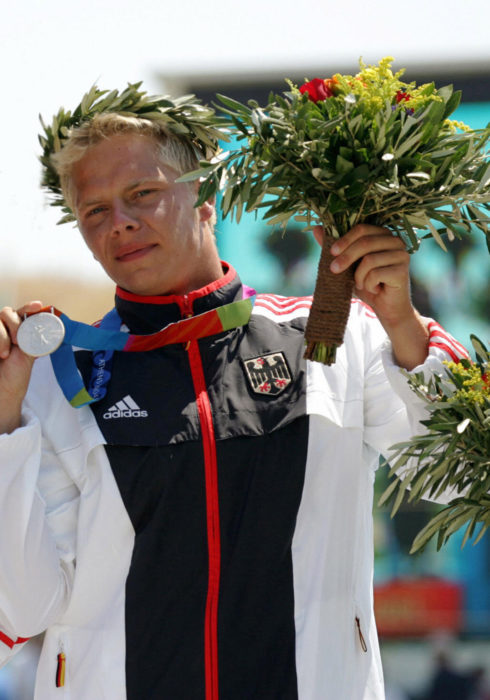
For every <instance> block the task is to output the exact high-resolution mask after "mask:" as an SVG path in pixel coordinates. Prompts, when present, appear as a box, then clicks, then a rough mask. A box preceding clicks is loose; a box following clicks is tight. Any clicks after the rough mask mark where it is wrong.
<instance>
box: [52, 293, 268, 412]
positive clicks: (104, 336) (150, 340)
mask: <svg viewBox="0 0 490 700" xmlns="http://www.w3.org/2000/svg"><path fill="white" fill-rule="evenodd" d="M254 302H255V291H254V290H253V289H250V288H249V287H244V292H243V299H241V300H239V301H235V302H232V303H231V304H225V305H224V306H220V307H218V308H216V309H212V310H211V311H206V312H205V313H202V314H199V315H197V316H191V317H190V318H185V319H183V320H181V321H177V322H176V323H170V324H168V326H165V327H164V328H162V330H160V331H158V332H157V333H151V334H149V335H134V334H132V333H126V332H124V331H121V330H120V327H121V323H122V322H121V319H120V317H119V314H118V313H117V311H116V309H112V311H110V312H109V313H108V314H107V315H106V316H105V317H104V318H103V319H102V321H101V323H100V325H99V326H98V327H95V326H89V325H87V324H85V323H80V322H78V321H72V320H71V319H70V318H68V316H66V315H65V314H64V313H62V312H61V311H59V310H58V309H56V308H54V307H49V309H50V310H51V312H52V313H53V314H55V315H56V316H57V317H58V318H59V319H60V320H61V321H62V323H63V325H64V327H65V337H64V340H63V343H62V344H61V346H60V347H59V348H58V349H57V350H56V351H55V352H53V353H52V354H51V355H50V357H51V363H52V366H53V370H54V373H55V375H56V379H57V381H58V383H59V385H60V387H61V390H62V391H63V394H64V395H65V397H66V399H67V400H68V401H69V402H70V404H71V405H72V406H74V407H75V408H80V407H81V406H85V405H86V404H90V403H93V402H94V401H98V400H100V399H101V398H102V397H103V396H104V395H105V393H106V386H107V384H108V381H109V379H110V371H111V364H112V355H113V353H114V351H120V352H145V351H148V350H155V349H156V348H161V347H163V346H164V345H172V344H175V343H187V342H189V341H192V340H198V339H199V338H205V337H208V336H211V335H217V334H218V333H222V332H223V331H229V330H232V329H233V328H238V327H240V326H244V325H246V324H247V323H248V321H249V319H250V315H251V313H252V308H253V304H254ZM43 311H44V310H43ZM74 347H75V348H82V349H85V350H92V351H94V369H93V372H92V378H91V380H90V383H89V387H88V388H87V387H86V386H85V384H84V382H83V379H82V377H81V375H80V372H79V371H78V367H77V365H76V362H75V357H74V353H73V348H74Z"/></svg>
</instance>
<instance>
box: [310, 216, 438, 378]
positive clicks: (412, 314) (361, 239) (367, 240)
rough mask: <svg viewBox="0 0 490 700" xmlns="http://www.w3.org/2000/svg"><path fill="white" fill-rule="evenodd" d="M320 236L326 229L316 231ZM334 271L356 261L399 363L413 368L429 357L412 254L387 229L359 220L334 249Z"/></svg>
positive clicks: (364, 295)
mask: <svg viewBox="0 0 490 700" xmlns="http://www.w3.org/2000/svg"><path fill="white" fill-rule="evenodd" d="M314 233H315V237H316V238H317V240H319V239H321V237H322V229H321V228H320V227H317V228H316V229H315V231H314ZM330 250H331V253H332V255H333V256H334V258H335V259H334V261H333V262H332V264H331V268H330V269H331V270H332V272H334V273H336V274H339V273H341V272H344V271H345V270H347V268H348V267H350V266H351V265H355V264H356V263H357V266H356V268H355V272H354V283H355V287H356V289H355V292H356V295H357V296H358V297H359V298H360V299H362V301H364V302H366V304H369V306H371V308H372V309H373V310H374V311H375V313H376V315H377V317H378V319H379V321H380V322H381V324H382V325H383V327H384V329H385V331H386V332H387V334H388V336H389V337H390V339H391V342H392V345H393V353H394V356H395V359H396V361H397V362H398V364H399V365H400V366H402V367H405V368H406V369H413V368H414V367H415V366H416V365H418V364H420V363H421V362H423V361H424V360H425V358H426V356H427V343H428V331H427V328H426V326H425V324H424V322H423V321H422V319H421V317H420V316H419V314H418V313H417V311H416V310H415V309H414V307H413V306H412V302H411V299H410V274H409V263H410V255H409V254H408V253H407V250H406V247H405V244H404V243H403V241H402V240H401V239H400V238H397V237H396V236H393V234H392V233H391V232H390V231H389V230H388V229H386V228H381V227H379V226H371V225H370V224H358V225H357V226H354V228H352V229H351V230H350V231H349V232H348V233H346V234H345V235H344V236H342V237H341V238H339V239H338V240H337V241H335V243H334V244H333V245H332V247H331V249H330Z"/></svg>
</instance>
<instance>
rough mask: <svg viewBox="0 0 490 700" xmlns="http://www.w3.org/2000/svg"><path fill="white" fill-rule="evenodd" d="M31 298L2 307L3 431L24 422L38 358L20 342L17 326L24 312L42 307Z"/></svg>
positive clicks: (0, 405) (0, 409)
mask: <svg viewBox="0 0 490 700" xmlns="http://www.w3.org/2000/svg"><path fill="white" fill-rule="evenodd" d="M42 306H43V305H42V302H40V301H31V302H29V303H28V304H25V305H24V306H22V307H21V308H20V309H17V311H16V310H15V309H12V308H11V307H9V306H5V307H4V308H3V309H2V310H1V311H0V434H1V433H11V432H12V431H13V430H15V429H16V428H18V427H19V426H20V424H21V407H22V401H23V400H24V396H25V395H26V392H27V387H28V386H29V379H30V377H31V371H32V365H33V364H34V358H33V357H30V356H29V355H26V354H25V353H24V352H22V350H21V349H20V348H19V347H18V345H17V329H18V328H19V326H20V324H21V323H22V320H23V318H24V314H28V313H35V312H37V311H40V310H41V309H42Z"/></svg>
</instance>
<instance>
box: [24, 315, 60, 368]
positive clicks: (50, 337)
mask: <svg viewBox="0 0 490 700" xmlns="http://www.w3.org/2000/svg"><path fill="white" fill-rule="evenodd" d="M64 337H65V327H64V325H63V321H61V319H59V318H58V316H55V315H54V314H50V313H47V312H45V311H41V313H38V314H33V315H32V316H28V317H27V318H26V319H25V320H24V321H22V323H21V324H20V326H19V328H18V330H17V344H18V346H19V348H20V349H21V350H23V352H25V353H26V355H31V357H43V355H50V354H51V353H52V352H54V351H55V350H57V349H58V348H59V346H60V345H61V343H62V342H63V338H64Z"/></svg>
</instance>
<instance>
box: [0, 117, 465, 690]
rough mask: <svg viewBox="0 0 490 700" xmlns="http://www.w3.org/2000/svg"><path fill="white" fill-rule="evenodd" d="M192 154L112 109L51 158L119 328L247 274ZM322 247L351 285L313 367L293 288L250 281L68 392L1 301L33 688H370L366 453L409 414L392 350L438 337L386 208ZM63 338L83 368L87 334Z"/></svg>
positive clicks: (429, 346) (5, 596)
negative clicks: (323, 357)
mask: <svg viewBox="0 0 490 700" xmlns="http://www.w3.org/2000/svg"><path fill="white" fill-rule="evenodd" d="M189 159H190V161H191V162H190V161H189ZM192 159H193V156H192V155H190V151H189V148H188V146H187V145H186V144H185V141H184V142H182V140H181V139H180V138H176V137H174V136H172V135H171V134H168V133H167V132H166V131H165V130H164V129H159V128H157V127H156V126H155V125H154V124H152V123H150V122H146V121H145V120H144V119H128V118H126V117H121V116H119V115H102V116H100V117H96V118H95V119H94V120H92V121H91V122H89V123H87V124H86V125H84V126H83V127H81V128H80V129H79V130H74V132H73V133H72V135H71V138H70V140H69V141H68V142H67V144H66V145H65V146H64V148H63V149H62V150H61V152H60V153H59V155H58V156H57V157H56V167H57V169H58V172H59V174H60V178H61V182H62V185H63V193H64V196H65V200H66V201H67V203H68V205H69V206H70V207H71V209H72V211H73V212H74V213H75V214H76V217H77V221H78V225H79V228H80V231H81V233H82V235H83V237H84V240H85V242H86V244H87V246H88V247H89V248H90V250H91V251H92V252H93V254H94V256H95V258H96V259H97V260H98V261H99V262H100V264H101V265H102V266H103V268H104V270H105V271H106V272H107V274H108V275H109V276H110V277H111V279H113V280H114V282H115V283H116V284H117V289H116V310H117V313H118V317H117V319H118V320H117V324H118V328H119V327H122V328H123V329H125V330H128V329H129V332H130V333H131V334H137V335H147V334H151V333H155V332H157V331H158V330H160V329H161V328H163V327H165V326H167V325H168V324H169V323H182V322H184V323H185V319H188V318H191V317H194V316H196V315H198V314H203V313H206V312H211V313H212V312H213V310H215V309H218V308H219V309H223V307H224V306H225V305H227V304H235V303H236V302H240V301H241V300H242V299H243V298H246V297H247V296H248V295H249V294H250V291H249V290H248V288H246V287H244V286H243V285H242V283H241V282H240V280H239V278H238V276H237V274H236V273H235V271H234V270H233V269H232V268H231V267H230V266H229V265H226V264H222V263H221V262H220V260H219V257H218V253H217V249H216V246H215V241H214V236H213V222H214V215H215V213H214V206H213V204H212V202H206V203H205V204H203V205H202V206H201V207H199V208H197V209H196V208H194V202H195V199H196V189H197V186H195V185H193V184H184V183H178V182H176V179H177V178H178V176H179V175H180V174H182V173H183V172H185V171H186V170H189V169H192V168H193V167H195V164H193V163H192ZM333 253H334V255H335V263H334V264H333V270H334V271H335V272H340V271H342V270H345V269H346V268H347V267H348V266H349V265H352V264H353V263H358V264H357V268H356V273H355V275H356V277H355V279H356V287H357V290H356V293H357V295H358V298H357V299H355V300H353V304H352V311H351V316H350V320H349V325H348V329H347V332H346V337H345V342H344V345H343V346H342V347H341V348H340V349H339V350H338V354H337V361H336V363H335V365H333V366H331V367H325V366H323V365H320V364H318V363H313V362H309V361H308V362H306V361H304V360H303V359H302V356H303V350H304V340H303V330H304V326H305V322H306V317H307V314H308V308H309V299H305V298H300V299H290V298H282V297H277V296H274V295H259V297H258V298H257V301H256V303H255V306H254V309H253V312H252V315H251V317H250V319H249V320H248V322H244V323H243V324H241V325H240V324H239V325H237V327H235V328H233V329H232V330H228V331H225V332H217V333H214V334H211V335H205V333H204V331H203V332H202V333H201V335H199V333H198V334H197V336H196V335H195V334H194V335H190V336H189V337H188V338H187V337H185V338H184V339H183V340H181V341H180V342H178V343H175V342H174V343H171V344H168V345H164V346H163V347H157V348H156V349H153V350H150V351H148V352H136V353H130V352H117V353H115V354H114V357H113V358H112V360H110V361H108V362H107V365H106V371H107V375H108V376H107V377H106V378H105V379H106V387H105V388H106V391H107V393H106V394H105V396H104V397H103V398H102V399H101V400H100V401H98V402H97V403H94V404H92V406H91V407H88V406H84V407H82V408H80V409H75V408H72V407H71V406H70V405H69V404H68V403H67V401H66V399H65V398H64V396H63V394H62V392H61V390H60V388H59V386H58V384H57V382H56V379H55V377H54V375H53V371H52V368H51V364H50V361H49V359H40V360H37V361H36V362H35V365H34V367H33V361H32V358H30V357H28V356H26V355H25V354H24V353H23V352H22V351H21V350H20V349H19V347H18V345H17V330H18V328H19V324H20V323H21V319H22V317H23V315H24V313H26V312H35V311H38V310H39V309H40V308H41V304H40V302H32V303H30V304H27V305H26V306H25V307H23V308H22V309H18V310H17V311H14V310H13V309H3V310H2V312H1V313H0V320H1V323H0V358H1V363H0V392H1V401H0V428H1V432H2V433H3V435H2V436H1V437H0V463H1V468H2V479H1V480H0V508H1V512H2V514H3V522H4V524H5V525H4V528H3V529H2V537H1V538H0V549H1V561H2V568H1V571H0V630H1V633H0V641H1V643H2V645H3V647H4V649H3V650H4V651H5V652H6V654H8V653H10V652H11V650H15V649H17V648H19V647H20V646H22V644H23V643H24V642H25V639H26V638H27V637H30V636H32V635H35V634H37V633H39V632H41V631H43V630H46V634H45V641H44V647H43V652H42V656H41V661H40V665H39V670H38V679H37V690H36V699H37V700H51V699H52V698H53V699H55V698H57V697H62V696H63V695H60V693H63V691H62V690H60V688H61V687H64V688H65V690H66V692H67V693H68V694H69V695H70V697H72V698H76V699H77V700H94V699H97V700H99V699H100V700H101V699H102V698H104V699H107V700H122V698H128V699H129V700H142V699H144V700H162V699H168V700H176V699H180V698H181V699H182V700H218V698H219V699H221V700H239V699H243V700H252V699H257V700H295V699H299V700H330V699H331V700H357V699H359V700H361V699H362V700H367V699H368V698H369V699H373V698H376V699H380V698H382V697H383V683H382V672H381V665H380V658H379V649H378V642H377V637H376V630H375V623H374V617H373V608H372V570H373V553H372V517H371V510H372V505H373V503H372V502H373V488H372V487H373V480H374V471H375V468H376V466H377V464H378V455H379V452H380V451H385V452H386V451H387V449H388V447H389V446H390V445H392V444H393V443H395V442H397V441H399V440H401V439H403V438H405V437H407V436H408V435H409V434H410V432H411V431H412V430H414V429H415V426H416V424H417V417H418V416H420V411H421V408H420V406H418V405H417V403H416V399H415V397H414V396H413V395H412V393H411V392H410V391H409V389H408V388H407V387H406V386H405V382H404V380H403V379H402V378H401V377H400V375H399V366H402V367H405V368H407V369H409V370H411V369H414V368H417V369H420V367H421V366H422V367H423V368H424V369H427V370H428V371H430V370H435V369H437V368H439V367H440V361H441V359H444V358H445V357H446V354H445V351H444V347H443V346H445V347H447V348H448V350H451V345H452V342H453V341H452V340H451V339H450V338H448V337H447V336H445V335H442V338H441V337H439V338H438V340H437V342H436V341H435V340H434V338H432V339H431V333H430V331H429V328H428V325H427V322H426V321H425V320H423V319H421V318H420V317H419V315H418V314H417V312H416V311H415V310H414V309H413V308H412V305H411V303H410V295H409V281H408V255H407V254H406V253H405V251H404V247H403V245H402V244H401V242H400V241H399V240H398V239H397V238H394V237H393V236H392V235H391V234H390V233H389V232H388V231H386V230H385V229H380V228H377V227H373V226H357V227H356V228H354V229H353V230H352V231H351V232H350V233H349V234H347V235H346V236H345V237H344V238H343V239H342V240H341V241H338V242H337V243H336V245H335V247H334V249H333ZM361 300H365V301H367V302H369V304H370V307H371V308H369V307H368V306H366V305H365V304H364V303H363V302H362V301H361ZM233 308H235V307H233ZM372 309H374V311H375V312H376V313H374V312H373V310H372ZM205 318H206V319H207V318H208V317H205ZM201 325H203V326H205V325H206V324H201ZM75 354H76V360H77V365H78V368H79V370H80V372H81V374H82V376H83V378H84V380H85V383H86V384H88V383H89V382H90V379H91V377H92V376H93V372H94V362H95V360H94V358H93V356H92V353H90V352H88V351H81V350H78V351H76V353H75ZM31 370H32V376H31ZM109 375H110V377H109ZM28 387H29V388H28ZM410 415H412V419H413V420H412V424H411V418H410Z"/></svg>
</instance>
